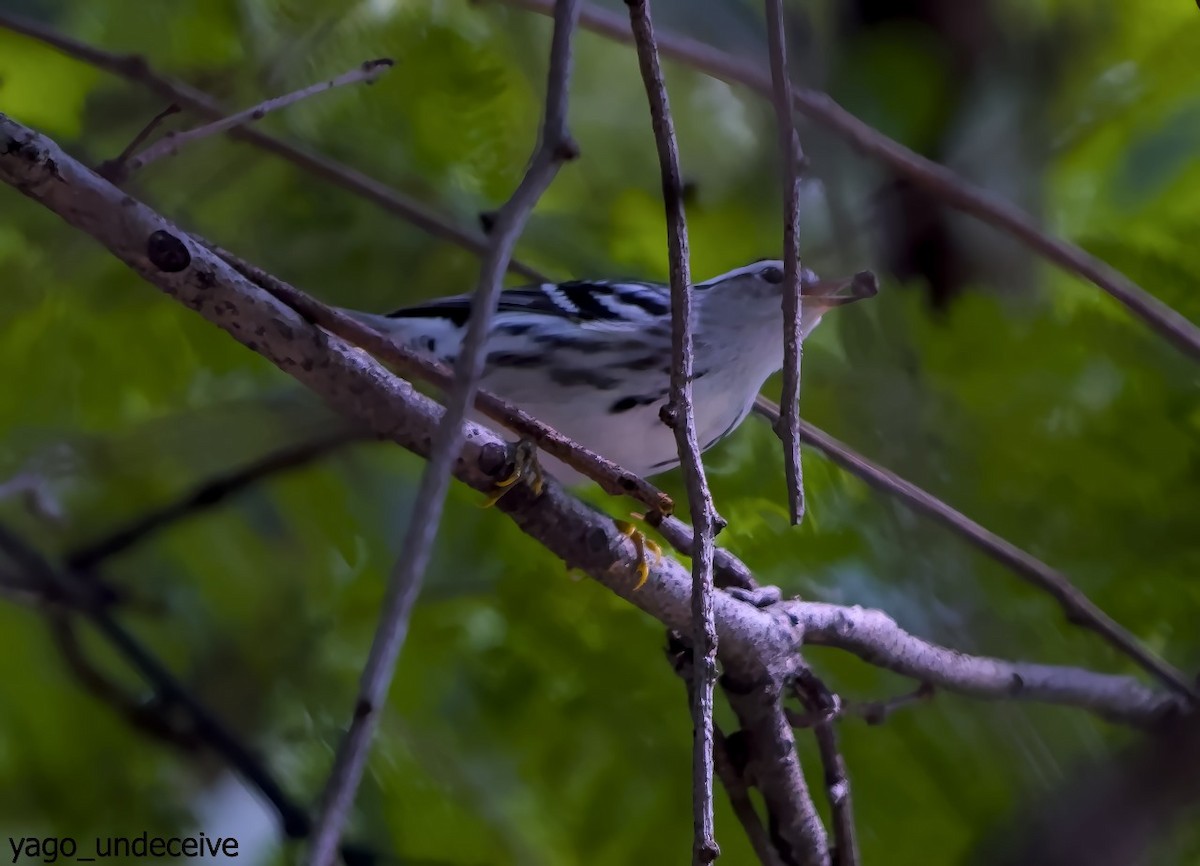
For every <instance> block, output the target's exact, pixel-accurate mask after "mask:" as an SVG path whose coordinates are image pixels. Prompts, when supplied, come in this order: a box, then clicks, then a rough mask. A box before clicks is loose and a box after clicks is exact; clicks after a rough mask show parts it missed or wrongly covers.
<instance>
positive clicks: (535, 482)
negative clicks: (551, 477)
mask: <svg viewBox="0 0 1200 866" xmlns="http://www.w3.org/2000/svg"><path fill="white" fill-rule="evenodd" d="M508 461H509V462H510V463H511V464H512V467H513V471H512V474H510V475H509V476H508V477H506V478H501V479H500V480H499V481H497V482H496V489H495V490H493V491H492V492H491V493H489V494H488V497H487V499H485V500H484V501H483V504H482V505H480V508H491V507H492V506H493V505H495V504H496V503H497V502H499V501H500V497H501V496H503V495H504V494H505V493H507V492H508V491H510V490H512V489H513V487H515V486H516V483H517V482H518V481H521V480H524V481H525V483H527V484H528V485H529V487H530V489H532V490H533V495H534V496H541V495H542V488H543V487H545V478H544V476H543V475H542V467H541V465H540V464H539V463H538V459H537V445H536V444H535V443H534V442H533V440H532V439H521V440H518V441H517V442H514V443H512V444H511V445H509V457H508Z"/></svg>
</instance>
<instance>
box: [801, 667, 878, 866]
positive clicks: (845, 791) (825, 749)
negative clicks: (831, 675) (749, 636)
mask: <svg viewBox="0 0 1200 866" xmlns="http://www.w3.org/2000/svg"><path fill="white" fill-rule="evenodd" d="M792 688H793V690H794V691H795V693H796V697H798V698H799V699H800V701H801V703H803V704H804V706H805V707H806V708H807V709H808V711H809V712H810V713H812V714H813V715H814V717H815V721H814V723H813V733H814V734H815V735H816V740H817V753H818V754H819V755H820V756H821V766H822V767H823V768H824V770H825V793H826V796H827V797H828V799H829V813H830V824H831V826H832V827H833V848H832V849H831V851H830V860H831V861H832V866H860V864H861V863H862V858H861V857H860V856H859V852H858V837H857V833H856V832H855V829H854V803H853V799H852V798H851V795H850V775H849V773H848V772H847V770H846V759H845V758H844V757H842V750H841V747H840V746H839V745H838V732H837V717H838V714H839V712H840V711H841V699H840V698H839V697H838V696H837V695H835V694H834V693H833V692H831V691H829V689H828V688H827V687H826V685H825V684H824V683H823V682H821V680H820V678H818V677H817V675H816V674H814V673H813V672H812V670H811V669H810V668H801V669H800V671H799V672H798V673H797V675H796V677H795V679H794V680H793V681H792Z"/></svg>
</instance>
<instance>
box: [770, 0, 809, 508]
mask: <svg viewBox="0 0 1200 866" xmlns="http://www.w3.org/2000/svg"><path fill="white" fill-rule="evenodd" d="M766 15H767V42H768V43H769V45H768V48H769V54H770V58H771V102H772V104H773V105H774V107H775V125H776V127H777V128H778V133H779V159H780V163H781V167H782V171H783V390H782V393H781V395H780V398H779V405H780V407H781V411H780V413H779V419H778V420H777V421H776V422H775V434H776V435H777V436H778V437H779V439H780V441H781V442H783V462H784V467H785V478H786V479H787V490H788V512H789V514H790V516H791V520H792V524H793V525H795V524H798V523H799V522H800V521H801V520H803V519H804V469H803V466H802V465H801V462H800V364H801V362H802V361H803V357H804V354H803V352H804V347H803V345H802V339H803V336H802V335H803V333H804V332H803V330H802V320H801V303H800V169H801V167H802V166H803V165H804V151H803V150H802V149H801V147H800V134H799V133H798V132H796V122H795V121H794V120H793V119H792V79H791V76H790V74H789V73H788V59H787V38H786V36H785V35H784V24H783V0H766Z"/></svg>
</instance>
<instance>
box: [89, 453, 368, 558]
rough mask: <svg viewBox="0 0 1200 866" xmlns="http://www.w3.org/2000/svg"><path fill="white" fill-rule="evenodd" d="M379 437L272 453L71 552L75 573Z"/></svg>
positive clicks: (214, 479)
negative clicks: (250, 491)
mask: <svg viewBox="0 0 1200 866" xmlns="http://www.w3.org/2000/svg"><path fill="white" fill-rule="evenodd" d="M375 438H376V437H375V436H372V435H370V434H368V433H366V432H363V431H358V430H342V431H339V432H337V433H333V434H330V435H328V436H322V437H320V438H316V439H312V440H309V441H307V442H300V443H298V444H295V445H289V446H288V447H286V448H281V449H279V450H277V451H272V452H270V453H269V454H267V455H265V456H264V457H261V458H259V459H257V460H254V461H252V462H250V463H248V464H246V465H245V466H242V467H240V468H238V469H235V470H233V471H231V472H228V473H226V474H223V475H218V476H215V477H212V478H209V479H207V480H206V481H204V482H203V483H202V484H200V485H198V486H197V487H195V488H193V489H192V490H189V491H187V492H186V493H184V494H183V495H182V496H179V497H178V498H176V499H174V500H173V501H171V502H168V503H167V504H166V505H163V506H160V507H159V508H155V509H153V510H151V511H148V512H146V513H144V514H142V515H140V516H138V517H137V518H136V519H135V520H133V521H131V522H130V523H128V524H126V525H125V526H121V527H119V528H117V529H115V530H110V531H109V532H107V533H106V534H105V535H104V536H102V537H101V538H98V539H96V540H95V541H91V542H88V543H87V544H83V545H80V546H79V547H77V548H75V549H74V550H72V551H71V552H70V553H68V554H67V556H66V562H67V565H68V567H70V568H72V569H74V570H75V571H82V572H86V571H90V570H91V569H93V568H95V567H96V566H98V565H99V564H100V563H101V562H103V561H104V560H106V559H109V558H111V557H113V556H116V555H117V554H120V553H123V552H125V551H126V550H128V549H129V548H131V547H134V546H135V545H137V544H138V543H140V542H141V541H143V540H145V539H146V538H147V537H148V536H149V535H151V534H153V533H155V532H157V531H159V530H161V529H163V528H164V527H166V526H170V525H173V524H175V523H178V522H179V521H181V520H186V519H187V518H189V517H191V516H192V515H194V514H196V513H198V512H201V511H204V510H206V509H208V508H212V507H213V506H215V505H219V504H220V503H222V502H224V501H225V500H226V499H228V498H229V497H231V496H233V495H235V494H237V493H239V492H241V491H242V490H245V489H246V488H247V487H249V486H250V485H252V484H257V483H258V482H260V481H262V480H264V479H266V478H268V477H270V476H272V475H277V474H279V473H281V472H287V471H288V470H290V469H295V468H297V467H300V466H305V465H307V464H309V463H312V462H313V461H314V460H319V459H321V458H323V457H326V456H328V455H329V454H330V453H331V452H333V451H336V450H337V449H338V448H341V447H343V446H345V445H349V444H350V443H352V442H363V441H367V440H369V439H375Z"/></svg>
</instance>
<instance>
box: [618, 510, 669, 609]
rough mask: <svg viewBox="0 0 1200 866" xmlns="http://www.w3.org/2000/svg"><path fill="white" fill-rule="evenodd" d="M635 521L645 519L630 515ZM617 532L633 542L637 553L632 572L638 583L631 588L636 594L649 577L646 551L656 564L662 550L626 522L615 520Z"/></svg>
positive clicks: (641, 516)
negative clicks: (635, 575)
mask: <svg viewBox="0 0 1200 866" xmlns="http://www.w3.org/2000/svg"><path fill="white" fill-rule="evenodd" d="M630 517H633V518H634V519H635V520H643V519H645V515H644V514H631V515H630ZM615 523H616V524H617V531H618V532H620V533H621V534H622V535H624V536H625V537H626V538H628V539H629V540H630V541H632V542H633V547H634V549H635V550H636V551H637V565H636V566H635V568H634V572H635V573H636V574H637V579H638V582H637V584H636V585H635V586H634V587H633V590H634V592H637V591H638V590H639V589H641V588H642V587H643V586H645V584H646V580H647V579H648V578H649V577H650V565H649V564H648V563H647V562H646V551H647V550H649V551H650V552H651V553H652V554H653V555H654V561H655V563H657V562H658V561H659V560H660V559H662V548H661V547H659V546H658V543H657V542H655V541H653V540H651V539H649V538H647V537H646V536H645V534H644V533H643V532H642V531H641V530H640V529H638V528H637V527H636V526H634V525H633V524H632V523H630V522H629V521H628V520H616V521H615Z"/></svg>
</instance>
